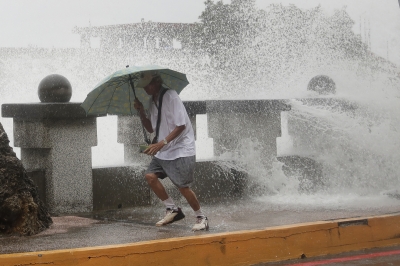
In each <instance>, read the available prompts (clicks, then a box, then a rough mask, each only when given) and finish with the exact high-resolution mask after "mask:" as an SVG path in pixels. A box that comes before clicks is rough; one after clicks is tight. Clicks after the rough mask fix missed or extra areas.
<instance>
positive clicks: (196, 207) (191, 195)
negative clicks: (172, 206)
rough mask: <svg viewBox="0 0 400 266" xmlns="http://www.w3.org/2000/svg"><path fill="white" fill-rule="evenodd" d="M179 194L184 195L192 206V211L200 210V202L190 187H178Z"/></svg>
mask: <svg viewBox="0 0 400 266" xmlns="http://www.w3.org/2000/svg"><path fill="white" fill-rule="evenodd" d="M179 191H180V192H181V194H182V195H183V196H184V197H185V199H186V200H187V202H188V203H189V205H190V207H192V209H193V211H198V210H200V203H199V201H198V200H197V197H196V194H194V192H193V190H191V189H190V187H183V188H179Z"/></svg>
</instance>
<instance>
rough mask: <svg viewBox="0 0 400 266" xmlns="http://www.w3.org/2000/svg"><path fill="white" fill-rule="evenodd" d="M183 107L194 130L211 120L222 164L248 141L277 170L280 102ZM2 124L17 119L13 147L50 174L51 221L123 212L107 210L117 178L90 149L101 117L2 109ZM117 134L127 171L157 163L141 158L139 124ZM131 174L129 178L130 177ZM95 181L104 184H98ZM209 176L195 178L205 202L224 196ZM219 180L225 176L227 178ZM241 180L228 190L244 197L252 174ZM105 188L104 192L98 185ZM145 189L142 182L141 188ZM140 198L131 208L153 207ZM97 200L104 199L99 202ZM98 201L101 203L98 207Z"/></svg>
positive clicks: (127, 123) (74, 111) (125, 124)
mask: <svg viewBox="0 0 400 266" xmlns="http://www.w3.org/2000/svg"><path fill="white" fill-rule="evenodd" d="M184 105H185V107H186V110H187V112H188V115H189V117H190V119H191V122H192V125H193V127H194V129H195V128H196V115H197V114H207V115H208V129H209V130H208V135H209V137H210V138H213V139H214V154H215V156H216V158H217V157H218V156H219V155H221V154H222V153H224V152H232V151H235V149H236V148H237V146H238V145H239V143H240V141H241V140H243V139H246V138H249V139H252V140H253V139H255V140H257V141H258V142H259V145H260V150H262V151H263V152H262V156H264V157H265V160H264V163H265V164H269V163H271V162H272V159H273V158H275V157H276V151H277V144H276V138H277V137H279V136H280V134H281V112H282V111H288V110H290V106H289V105H287V104H285V103H284V101H280V100H242V101H233V100H213V101H186V102H184ZM2 117H6V118H13V119H14V120H13V122H14V146H15V147H20V148H21V160H22V163H23V165H24V167H25V168H26V169H27V170H28V171H31V172H35V173H41V172H40V171H42V172H43V173H44V179H45V182H44V183H45V188H44V190H45V195H46V199H45V201H46V202H47V205H48V207H49V210H50V212H51V213H55V214H57V213H73V212H87V211H91V210H93V209H101V208H110V207H111V206H114V205H115V204H116V202H114V201H110V202H108V201H107V196H106V195H105V193H106V192H104V188H105V187H107V186H110V184H111V183H112V182H111V183H110V180H108V179H107V178H112V177H113V175H115V174H114V172H113V171H106V170H96V169H92V155H91V147H93V146H96V145H97V131H96V117H95V116H86V114H85V112H84V110H83V109H82V108H81V107H80V103H32V104H3V105H2ZM117 130H118V140H117V141H118V142H119V143H123V144H124V158H125V163H127V164H130V163H135V162H140V163H143V162H147V161H148V160H149V158H150V157H149V156H146V155H143V154H140V153H139V146H138V145H139V144H140V143H143V142H144V140H143V132H142V127H141V124H140V121H139V119H138V117H137V116H129V117H126V116H121V117H118V128H117ZM196 138H197V137H196ZM199 166H200V167H199V169H200V170H201V169H203V168H204V169H214V168H215V169H220V168H218V167H220V166H218V165H208V164H205V163H202V164H201V165H199ZM204 169H203V170H204ZM39 170H40V171H39ZM125 170H126V172H127V173H128V172H129V171H131V169H125ZM125 170H124V171H125ZM203 170H202V171H203ZM140 171H143V170H140ZM204 171H206V170H204ZM218 171H219V170H218ZM218 171H216V172H218ZM232 173H233V172H232ZM232 173H230V174H229V175H232ZM96 174H98V175H99V176H98V177H97V176H94V175H96ZM136 174H137V173H136ZM204 174H205V173H203V172H199V171H197V173H196V175H197V176H198V178H197V179H196V180H197V181H196V184H195V186H196V190H198V191H200V192H199V194H200V198H203V196H202V195H203V194H204V198H210V197H212V193H213V192H212V191H211V190H212V188H213V187H218V188H219V190H220V189H224V188H223V187H222V188H221V187H220V186H213V184H212V182H213V180H208V179H207V181H204V180H203V181H204V182H202V177H204V176H205V175H204ZM208 175H209V173H207V176H208ZM217 175H224V174H223V173H222V172H221V173H218V174H217ZM233 175H235V176H236V175H237V174H233ZM135 176H137V175H135ZM237 176H239V179H238V180H234V178H233V177H228V176H227V178H228V179H229V180H232V181H229V182H233V183H232V184H234V186H233V185H232V186H231V187H234V190H235V191H236V192H235V193H237V191H239V192H240V193H239V194H241V193H243V186H244V183H245V182H244V180H245V174H244V173H240V174H239V175H237ZM120 178H124V177H122V176H121V177H120ZM102 180H103V181H102ZM104 180H106V183H104V184H100V183H99V184H97V183H96V182H104ZM135 180H136V179H135ZM124 182H128V183H129V182H130V181H129V180H126V181H124ZM141 182H142V181H137V184H141ZM225 189H226V190H227V191H225V192H221V191H215V193H214V194H215V195H216V196H218V197H221V195H227V196H229V197H231V196H232V195H233V193H234V191H228V190H229V189H230V187H229V186H228V187H226V188H225ZM96 191H97V192H96ZM138 191H139V192H138ZM140 191H143V193H144V194H143V196H138V195H136V197H137V198H138V200H137V201H138V202H139V201H140V203H135V202H134V201H132V200H131V199H128V198H129V197H130V196H129V195H130V194H129V193H128V194H126V195H128V196H125V197H126V199H125V201H124V202H125V203H126V204H125V203H124V207H129V206H134V205H136V204H138V205H143V204H147V203H148V202H149V201H150V200H149V198H148V197H149V190H148V189H138V190H136V193H141V192H140ZM210 191H211V192H210ZM94 193H99V194H96V195H95V197H94V196H93V194H94ZM121 195H122V194H121ZM239 196H240V195H239ZM93 198H97V199H99V201H102V202H101V203H96V202H93ZM121 201H122V199H121ZM96 204H97V206H98V207H96ZM115 207H117V206H115Z"/></svg>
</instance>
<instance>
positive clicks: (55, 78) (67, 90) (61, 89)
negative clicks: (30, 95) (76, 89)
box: [38, 74, 72, 103]
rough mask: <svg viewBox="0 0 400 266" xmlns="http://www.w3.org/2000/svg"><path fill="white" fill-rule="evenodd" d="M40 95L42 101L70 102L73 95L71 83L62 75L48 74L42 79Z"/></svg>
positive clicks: (39, 89) (39, 88)
mask: <svg viewBox="0 0 400 266" xmlns="http://www.w3.org/2000/svg"><path fill="white" fill-rule="evenodd" d="M38 95H39V99H40V101H41V102H42V103H65V102H69V100H71V96H72V87H71V83H70V82H69V81H68V79H67V78H66V77H64V76H62V75H59V74H51V75H48V76H46V77H45V78H44V79H42V81H40V83H39V87H38Z"/></svg>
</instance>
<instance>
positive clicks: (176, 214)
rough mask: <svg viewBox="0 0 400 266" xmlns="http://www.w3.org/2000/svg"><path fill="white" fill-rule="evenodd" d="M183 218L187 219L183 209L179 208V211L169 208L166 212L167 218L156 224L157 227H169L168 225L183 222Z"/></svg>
mask: <svg viewBox="0 0 400 266" xmlns="http://www.w3.org/2000/svg"><path fill="white" fill-rule="evenodd" d="M183 218H185V215H184V214H183V212H182V210H181V208H178V209H177V210H173V209H169V208H168V209H167V211H166V214H165V217H164V218H162V219H161V220H160V221H158V222H157V223H156V226H163V225H167V224H170V223H173V222H176V221H179V220H182V219H183Z"/></svg>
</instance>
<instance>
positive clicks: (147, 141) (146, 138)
mask: <svg viewBox="0 0 400 266" xmlns="http://www.w3.org/2000/svg"><path fill="white" fill-rule="evenodd" d="M129 84H130V85H131V88H132V91H133V95H134V96H135V99H137V97H136V92H135V87H134V85H133V82H132V77H131V75H129ZM140 121H142V120H140ZM141 124H142V130H143V137H144V141H145V142H146V143H147V144H150V139H149V138H148V137H147V134H146V129H145V128H144V125H143V122H142V123H141Z"/></svg>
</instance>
